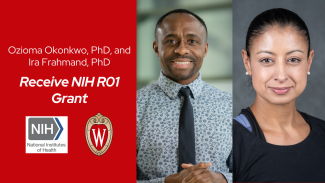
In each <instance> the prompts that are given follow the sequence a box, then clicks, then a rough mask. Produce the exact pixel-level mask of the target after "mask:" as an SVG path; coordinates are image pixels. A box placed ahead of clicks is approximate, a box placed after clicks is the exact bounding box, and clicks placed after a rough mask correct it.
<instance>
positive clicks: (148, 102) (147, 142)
mask: <svg viewBox="0 0 325 183" xmlns="http://www.w3.org/2000/svg"><path fill="white" fill-rule="evenodd" d="M181 87H189V88H190V89H191V97H190V100H191V104H192V106H193V114H194V130H195V156H196V163H199V162H211V163H212V165H211V166H210V167H209V168H208V169H210V170H211V171H213V172H218V173H222V174H223V175H224V176H225V178H226V179H227V181H228V183H231V182H232V173H229V169H228V166H227V164H226V160H227V158H228V156H229V155H230V152H231V149H232V97H231V94H229V93H226V92H223V91H220V90H218V89H216V88H214V87H212V86H210V85H208V84H207V83H205V82H204V81H202V80H201V75H199V77H198V78H197V79H196V80H195V81H193V82H192V83H190V84H189V85H181V84H179V83H177V82H174V81H172V80H170V79H168V78H167V77H166V76H164V75H163V74H162V72H160V77H159V79H158V81H156V82H155V83H152V84H150V85H148V86H146V87H144V88H142V89H140V90H138V91H137V182H138V183H149V182H150V183H154V182H155V183H158V182H159V183H160V182H162V183H164V182H165V178H166V177H168V176H169V175H172V174H175V173H177V166H178V128H179V126H178V124H179V115H180V110H181V108H182V104H183V100H184V98H183V97H182V96H181V95H180V94H178V92H179V90H180V88H181Z"/></svg>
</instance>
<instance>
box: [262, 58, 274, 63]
mask: <svg viewBox="0 0 325 183" xmlns="http://www.w3.org/2000/svg"><path fill="white" fill-rule="evenodd" d="M260 62H264V63H270V62H272V60H271V59H269V58H265V59H263V60H261V61H260Z"/></svg>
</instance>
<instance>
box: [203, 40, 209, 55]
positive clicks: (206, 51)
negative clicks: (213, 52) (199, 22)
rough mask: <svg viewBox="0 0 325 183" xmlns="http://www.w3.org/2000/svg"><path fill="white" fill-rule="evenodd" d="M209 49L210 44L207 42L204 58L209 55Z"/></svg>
mask: <svg viewBox="0 0 325 183" xmlns="http://www.w3.org/2000/svg"><path fill="white" fill-rule="evenodd" d="M208 48H209V43H208V42H206V43H205V47H204V57H205V56H206V55H207V53H208Z"/></svg>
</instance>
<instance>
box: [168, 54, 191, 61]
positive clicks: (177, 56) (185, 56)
mask: <svg viewBox="0 0 325 183" xmlns="http://www.w3.org/2000/svg"><path fill="white" fill-rule="evenodd" d="M179 58H186V59H189V60H191V61H196V59H195V58H194V57H191V56H190V55H174V56H171V57H168V58H167V59H166V60H167V61H171V60H175V59H179Z"/></svg>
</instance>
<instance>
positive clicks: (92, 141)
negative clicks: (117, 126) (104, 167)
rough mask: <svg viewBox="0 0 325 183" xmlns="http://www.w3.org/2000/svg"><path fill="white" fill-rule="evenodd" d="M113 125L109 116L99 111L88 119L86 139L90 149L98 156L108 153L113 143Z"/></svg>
mask: <svg viewBox="0 0 325 183" xmlns="http://www.w3.org/2000/svg"><path fill="white" fill-rule="evenodd" d="M112 137H113V126H112V122H111V120H109V119H108V117H106V116H103V115H102V114H100V113H98V114H97V115H95V116H92V117H90V118H89V119H88V121H87V124H86V141H87V144H88V147H89V149H90V150H91V152H93V153H94V154H95V155H97V156H101V155H103V154H105V153H106V151H107V150H108V148H109V146H110V145H111V142H112Z"/></svg>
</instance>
